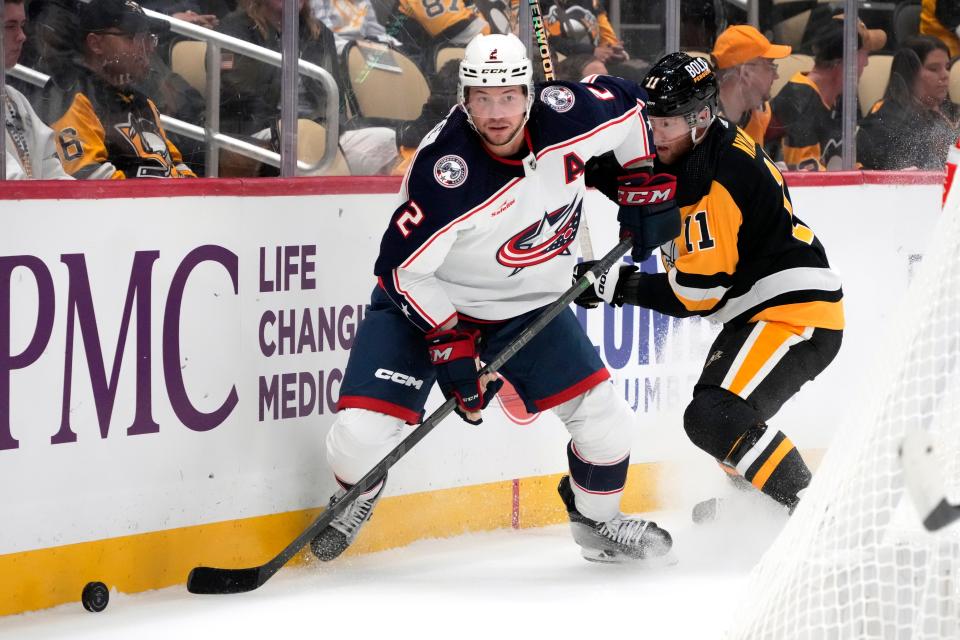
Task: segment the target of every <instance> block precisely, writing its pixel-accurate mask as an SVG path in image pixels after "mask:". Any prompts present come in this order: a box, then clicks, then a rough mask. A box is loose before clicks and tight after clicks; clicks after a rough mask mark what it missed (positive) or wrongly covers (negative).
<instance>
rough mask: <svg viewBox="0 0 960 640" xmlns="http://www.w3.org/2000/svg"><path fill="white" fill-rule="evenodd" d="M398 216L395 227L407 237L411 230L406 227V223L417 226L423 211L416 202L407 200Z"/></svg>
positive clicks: (421, 218) (421, 219) (421, 220)
mask: <svg viewBox="0 0 960 640" xmlns="http://www.w3.org/2000/svg"><path fill="white" fill-rule="evenodd" d="M402 212H403V213H401V214H400V217H399V218H397V222H396V225H397V229H399V230H400V234H401V235H402V236H403V237H404V238H407V237H409V236H410V234H411V233H413V231H412V230H411V229H409V228H408V226H407V225H410V226H413V227H418V226H420V223H421V222H423V211H421V210H420V207H419V206H418V205H417V203H416V202H414V201H413V200H411V201H410V202H408V203H407V204H406V205H405V206H404V207H403V209H402Z"/></svg>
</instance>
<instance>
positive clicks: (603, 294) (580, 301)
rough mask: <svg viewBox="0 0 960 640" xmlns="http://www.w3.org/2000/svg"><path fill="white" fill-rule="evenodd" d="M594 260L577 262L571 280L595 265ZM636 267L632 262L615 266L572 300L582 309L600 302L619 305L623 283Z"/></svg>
mask: <svg viewBox="0 0 960 640" xmlns="http://www.w3.org/2000/svg"><path fill="white" fill-rule="evenodd" d="M596 263H597V262H596V260H587V261H585V262H581V263H579V264H577V265H576V266H575V267H574V268H573V281H574V282H576V281H577V280H579V279H580V277H581V276H583V274H585V273H586V272H587V271H589V270H590V268H591V267H592V266H593V265H595V264H596ZM636 271H638V269H637V268H636V267H635V266H633V265H632V264H624V265H620V266H619V267H615V268H613V269H610V271H607V272H606V273H603V274H601V275H600V277H599V278H597V281H596V282H594V283H593V286H592V287H590V288H589V289H587V290H585V291H584V292H583V293H581V294H580V295H579V296H577V299H576V300H574V302H575V303H576V304H577V305H579V306H581V307H583V308H584V309H593V308H595V307H596V306H597V305H598V304H600V303H601V302H606V303H607V304H610V305H613V306H615V307H619V306H622V305H623V286H622V285H623V283H624V282H626V280H627V278H629V277H630V274H632V273H635V272H636Z"/></svg>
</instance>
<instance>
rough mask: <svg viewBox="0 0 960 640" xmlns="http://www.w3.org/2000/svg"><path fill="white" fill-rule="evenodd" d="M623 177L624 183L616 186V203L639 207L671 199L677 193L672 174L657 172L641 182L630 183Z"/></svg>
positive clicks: (675, 182)
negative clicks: (625, 181)
mask: <svg viewBox="0 0 960 640" xmlns="http://www.w3.org/2000/svg"><path fill="white" fill-rule="evenodd" d="M629 177H630V176H627V177H625V178H624V180H627V183H626V184H620V185H619V186H618V187H617V204H619V205H620V206H625V207H639V206H643V205H646V204H657V203H659V202H669V201H670V200H673V199H674V197H675V196H676V193H677V181H676V179H675V178H674V177H673V176H668V175H666V174H662V173H660V174H657V175H655V176H650V178H649V179H648V180H647V181H645V182H643V183H641V184H631V182H633V181H631V180H628V178H629Z"/></svg>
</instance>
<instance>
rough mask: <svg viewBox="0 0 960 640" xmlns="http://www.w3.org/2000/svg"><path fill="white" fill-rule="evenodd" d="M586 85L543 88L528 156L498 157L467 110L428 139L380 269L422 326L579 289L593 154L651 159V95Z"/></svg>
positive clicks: (537, 303) (631, 87) (603, 82)
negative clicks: (578, 246)
mask: <svg viewBox="0 0 960 640" xmlns="http://www.w3.org/2000/svg"><path fill="white" fill-rule="evenodd" d="M585 80H589V82H586V81H585V82H584V83H582V84H578V83H568V82H552V83H548V84H545V85H537V87H536V100H535V101H534V106H533V109H532V112H531V115H530V120H529V121H528V123H527V127H526V129H525V131H524V135H525V137H526V148H527V151H528V153H527V156H526V158H524V159H523V160H512V159H507V158H499V157H496V156H494V155H492V154H490V153H489V152H488V151H487V150H486V148H485V147H484V146H483V144H482V142H481V139H480V137H479V136H478V135H477V134H476V132H475V131H473V129H472V128H471V127H470V125H469V124H468V122H467V118H466V115H465V114H464V113H463V111H462V110H461V109H460V108H459V107H456V108H454V109H453V110H452V111H451V113H450V115H449V116H447V118H446V119H445V120H443V121H442V122H441V123H440V124H438V125H437V127H435V128H434V129H433V131H431V132H430V133H429V134H428V135H427V136H426V138H425V139H424V140H423V142H422V143H421V144H420V147H419V149H418V150H417V154H416V156H415V157H414V160H413V162H412V164H411V166H410V168H409V170H408V171H407V174H406V176H405V177H404V181H403V186H402V188H401V190H400V194H399V200H400V203H399V206H398V207H397V208H396V211H395V212H394V214H393V216H392V218H391V220H390V224H389V226H388V228H387V231H386V232H385V233H384V236H383V240H382V241H381V245H380V256H379V258H378V259H377V263H376V266H375V269H374V272H375V274H376V275H377V277H378V279H379V283H380V286H381V287H382V288H383V289H384V291H385V292H386V293H387V295H389V296H390V298H391V299H392V300H393V301H394V302H395V303H396V304H397V306H398V307H400V309H401V310H402V311H403V312H404V314H405V315H406V316H407V317H408V318H410V320H411V321H412V322H413V323H414V324H416V325H417V326H419V327H420V328H421V329H422V330H424V331H430V330H432V329H434V328H436V327H439V326H442V325H444V324H445V323H447V321H449V320H450V319H452V318H454V317H455V316H457V315H460V316H465V317H468V318H472V319H477V320H487V321H497V320H505V319H508V318H512V317H515V316H518V315H520V314H522V313H526V312H528V311H532V310H534V309H537V308H539V307H542V306H545V305H547V304H549V303H550V302H553V301H554V300H556V299H557V298H558V297H559V296H560V294H562V293H563V292H564V291H565V290H566V289H567V288H568V287H569V286H570V274H571V272H572V269H573V264H574V262H575V255H574V251H572V248H573V247H575V245H574V242H575V240H576V237H577V232H578V230H579V228H580V224H581V221H582V220H583V207H584V194H585V192H586V186H585V184H584V171H585V165H586V162H587V160H589V159H590V158H591V157H593V156H596V155H599V154H602V153H605V152H607V151H611V150H612V151H614V153H615V155H616V157H617V160H618V161H619V162H620V164H621V165H628V164H634V163H637V162H640V161H644V160H652V158H653V138H652V132H651V130H650V128H649V124H648V122H647V117H646V111H645V103H644V100H645V98H646V94H645V93H644V92H643V90H642V89H641V88H640V87H639V86H637V85H636V84H635V83H633V82H629V81H626V80H622V79H620V78H613V77H608V76H593V77H591V78H587V79H585Z"/></svg>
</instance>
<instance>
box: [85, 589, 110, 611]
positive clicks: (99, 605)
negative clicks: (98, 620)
mask: <svg viewBox="0 0 960 640" xmlns="http://www.w3.org/2000/svg"><path fill="white" fill-rule="evenodd" d="M80 602H82V603H83V608H84V609H86V610H87V611H91V612H93V613H100V612H101V611H103V610H104V609H106V608H107V604H108V603H109V602H110V590H109V589H107V585H105V584H103V583H102V582H88V583H87V586H85V587H84V588H83V593H82V594H81V595H80Z"/></svg>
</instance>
